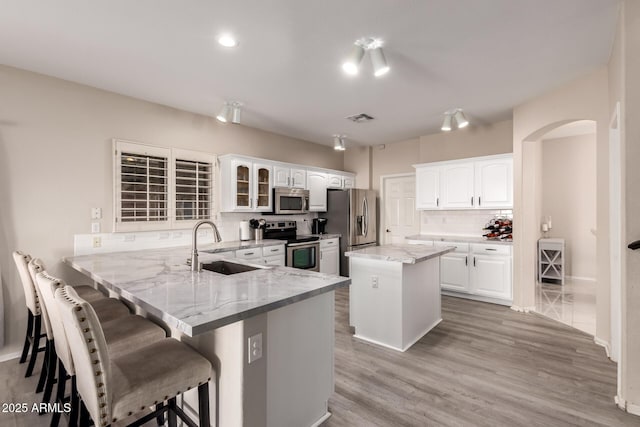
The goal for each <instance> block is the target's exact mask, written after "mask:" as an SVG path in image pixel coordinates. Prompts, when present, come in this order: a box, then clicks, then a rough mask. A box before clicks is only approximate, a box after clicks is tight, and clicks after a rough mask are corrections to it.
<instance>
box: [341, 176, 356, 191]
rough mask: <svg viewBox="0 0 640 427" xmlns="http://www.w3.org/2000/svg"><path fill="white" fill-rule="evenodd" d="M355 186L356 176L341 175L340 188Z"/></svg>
mask: <svg viewBox="0 0 640 427" xmlns="http://www.w3.org/2000/svg"><path fill="white" fill-rule="evenodd" d="M355 186H356V178H355V176H353V175H344V176H343V177H342V188H345V189H346V188H354V187H355Z"/></svg>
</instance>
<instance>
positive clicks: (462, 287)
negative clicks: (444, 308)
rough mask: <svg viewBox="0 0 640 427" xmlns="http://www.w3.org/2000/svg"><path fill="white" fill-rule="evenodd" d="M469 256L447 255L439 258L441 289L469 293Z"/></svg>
mask: <svg viewBox="0 0 640 427" xmlns="http://www.w3.org/2000/svg"><path fill="white" fill-rule="evenodd" d="M468 265H469V255H468V254H456V253H448V254H444V255H442V256H441V257H440V285H441V287H442V289H444V290H447V291H455V292H469V267H468Z"/></svg>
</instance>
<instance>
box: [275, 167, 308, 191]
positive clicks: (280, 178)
mask: <svg viewBox="0 0 640 427" xmlns="http://www.w3.org/2000/svg"><path fill="white" fill-rule="evenodd" d="M306 178H307V171H306V169H301V168H292V167H291V166H288V165H286V166H283V165H275V166H274V167H273V186H274V187H290V188H306V184H307V181H306Z"/></svg>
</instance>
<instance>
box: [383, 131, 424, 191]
mask: <svg viewBox="0 0 640 427" xmlns="http://www.w3.org/2000/svg"><path fill="white" fill-rule="evenodd" d="M419 158H420V139H419V138H415V139H408V140H406V141H401V142H395V143H393V144H385V145H383V146H377V147H372V148H371V188H372V189H373V190H376V191H378V194H379V193H380V177H381V176H382V175H393V174H399V173H413V172H415V169H414V168H412V167H411V165H415V164H416V163H420V162H418V161H417V160H418V159H419Z"/></svg>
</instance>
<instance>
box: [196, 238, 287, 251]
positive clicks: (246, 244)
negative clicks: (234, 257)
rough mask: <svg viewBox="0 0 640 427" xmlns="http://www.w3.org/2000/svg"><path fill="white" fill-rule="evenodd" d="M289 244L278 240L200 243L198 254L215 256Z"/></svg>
mask: <svg viewBox="0 0 640 427" xmlns="http://www.w3.org/2000/svg"><path fill="white" fill-rule="evenodd" d="M286 243H287V242H285V241H283V240H276V239H263V240H232V241H229V242H218V243H209V244H204V243H203V244H200V242H198V252H207V253H210V254H215V253H218V252H229V251H237V250H239V249H251V248H261V247H263V246H276V245H284V244H286Z"/></svg>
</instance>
